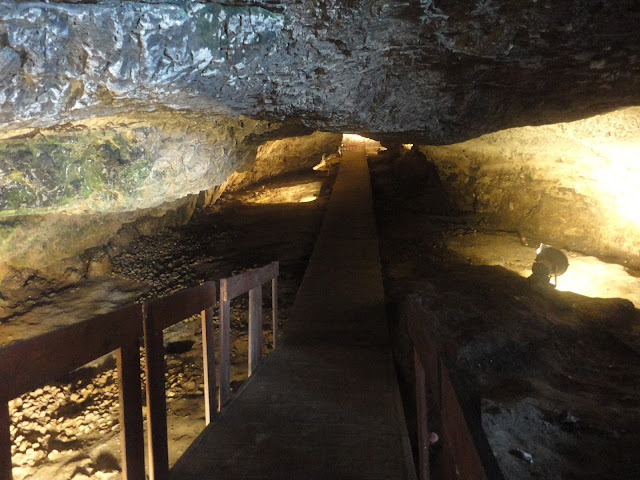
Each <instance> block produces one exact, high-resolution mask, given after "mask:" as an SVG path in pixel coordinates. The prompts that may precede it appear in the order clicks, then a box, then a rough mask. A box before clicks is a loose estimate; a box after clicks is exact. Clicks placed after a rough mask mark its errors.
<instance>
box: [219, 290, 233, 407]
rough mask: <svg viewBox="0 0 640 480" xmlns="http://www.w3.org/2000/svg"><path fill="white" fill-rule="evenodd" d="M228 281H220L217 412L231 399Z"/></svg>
mask: <svg viewBox="0 0 640 480" xmlns="http://www.w3.org/2000/svg"><path fill="white" fill-rule="evenodd" d="M227 284H228V281H227V280H226V279H225V280H222V281H220V325H219V327H218V335H219V336H220V354H219V357H218V358H219V363H220V373H219V376H218V378H219V379H220V380H219V381H220V385H219V392H218V410H222V407H223V406H224V405H225V404H226V403H227V402H228V401H229V399H230V398H231V300H229V299H228V298H229V297H228V295H227Z"/></svg>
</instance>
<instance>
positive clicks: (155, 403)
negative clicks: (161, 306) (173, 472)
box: [143, 303, 169, 480]
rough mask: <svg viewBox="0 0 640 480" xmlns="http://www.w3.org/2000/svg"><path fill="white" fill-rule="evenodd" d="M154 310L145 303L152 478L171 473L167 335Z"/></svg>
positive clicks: (144, 318)
mask: <svg viewBox="0 0 640 480" xmlns="http://www.w3.org/2000/svg"><path fill="white" fill-rule="evenodd" d="M154 323H155V322H154V315H153V310H152V309H151V308H149V305H148V304H146V303H145V307H144V314H143V324H144V348H145V352H146V358H145V360H146V361H145V372H146V376H147V438H148V445H149V478H150V480H165V479H166V478H168V476H169V447H168V443H167V399H166V397H165V390H164V370H165V361H164V337H163V333H162V329H161V328H156V326H155V325H154Z"/></svg>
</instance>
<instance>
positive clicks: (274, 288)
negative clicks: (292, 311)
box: [271, 276, 278, 349]
mask: <svg viewBox="0 0 640 480" xmlns="http://www.w3.org/2000/svg"><path fill="white" fill-rule="evenodd" d="M271 320H272V323H273V327H272V333H273V348H274V349H275V348H276V347H277V346H278V277H277V276H276V277H273V278H272V279H271Z"/></svg>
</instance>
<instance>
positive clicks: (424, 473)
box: [413, 350, 431, 480]
mask: <svg viewBox="0 0 640 480" xmlns="http://www.w3.org/2000/svg"><path fill="white" fill-rule="evenodd" d="M413 363H414V368H415V374H416V417H417V418H416V421H417V424H418V461H419V463H418V474H419V477H420V480H429V479H430V477H431V474H430V466H429V422H428V420H429V418H428V411H427V381H426V375H425V370H424V366H423V365H422V360H421V359H420V354H419V353H418V352H417V351H415V350H414V351H413Z"/></svg>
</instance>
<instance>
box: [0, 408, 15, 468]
mask: <svg viewBox="0 0 640 480" xmlns="http://www.w3.org/2000/svg"><path fill="white" fill-rule="evenodd" d="M10 425H11V416H10V415H9V403H8V401H7V400H6V399H5V398H0V480H12V478H13V473H12V471H11V467H12V464H11V430H10Z"/></svg>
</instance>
